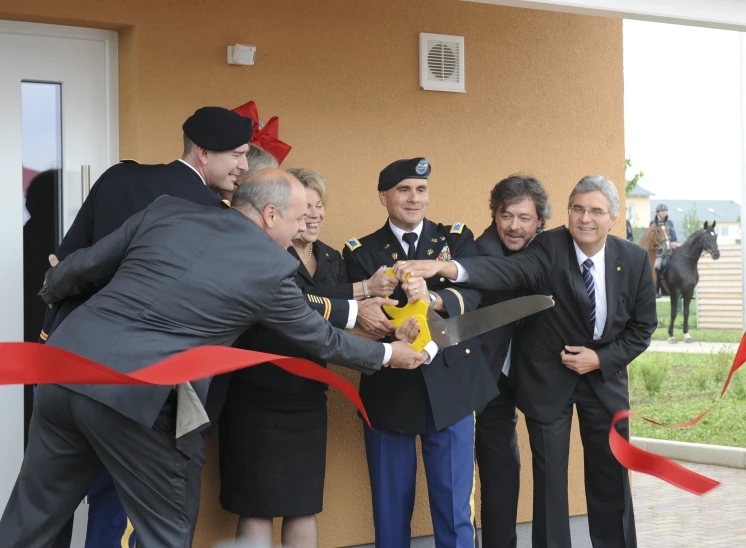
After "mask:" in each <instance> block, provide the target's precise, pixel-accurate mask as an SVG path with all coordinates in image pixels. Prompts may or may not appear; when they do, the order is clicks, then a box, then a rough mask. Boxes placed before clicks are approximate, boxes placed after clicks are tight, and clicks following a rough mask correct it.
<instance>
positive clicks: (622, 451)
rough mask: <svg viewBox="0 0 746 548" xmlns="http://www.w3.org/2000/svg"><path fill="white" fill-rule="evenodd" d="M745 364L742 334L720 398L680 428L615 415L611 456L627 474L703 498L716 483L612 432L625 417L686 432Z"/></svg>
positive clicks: (628, 413) (745, 338)
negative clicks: (641, 475) (639, 474)
mask: <svg viewBox="0 0 746 548" xmlns="http://www.w3.org/2000/svg"><path fill="white" fill-rule="evenodd" d="M745 362H746V333H744V335H743V337H742V338H741V344H740V345H739V347H738V351H737V352H736V357H735V358H734V359H733V365H732V366H731V368H730V373H729V374H728V378H727V379H726V380H725V385H724V386H723V390H722V391H721V392H720V396H718V399H717V400H716V401H715V403H713V404H712V406H710V407H709V408H708V409H706V410H705V411H703V412H702V413H700V414H699V415H697V416H696V417H694V418H693V419H691V420H688V421H686V422H683V423H681V424H662V423H660V422H657V421H654V420H652V419H648V418H647V417H643V416H640V415H638V414H636V413H633V412H631V411H618V412H617V413H616V414H615V415H614V418H613V419H612V420H611V430H610V431H609V445H610V446H611V452H612V453H614V456H615V457H616V459H617V460H618V461H619V463H620V464H621V465H622V466H624V467H625V468H627V469H628V470H634V471H635V472H642V473H644V474H649V475H651V476H655V477H657V478H660V479H662V480H663V481H665V482H668V483H670V484H671V485H674V486H676V487H678V488H680V489H684V490H685V491H689V492H690V493H693V494H695V495H704V494H705V493H707V492H708V491H710V490H712V489H714V488H715V487H717V486H718V485H720V482H718V481H715V480H713V479H710V478H708V477H706V476H703V475H701V474H697V473H696V472H693V471H692V470H689V469H687V468H684V467H683V466H680V465H679V464H676V463H675V462H673V461H672V460H669V459H667V458H664V457H661V456H659V455H654V454H652V453H648V452H647V451H643V450H642V449H639V448H637V447H635V446H633V445H632V444H631V443H629V442H628V441H627V440H626V439H625V438H624V437H623V436H622V435H621V434H620V433H619V432H618V431H617V429H616V424H617V423H618V422H619V421H621V420H624V419H626V418H627V417H640V418H641V419H642V420H645V421H647V422H649V423H651V424H655V425H656V426H664V427H666V428H687V427H689V426H692V425H694V424H697V423H698V422H699V421H701V420H702V419H703V418H705V416H707V414H708V413H709V412H710V411H711V410H712V408H713V407H714V406H715V405H716V404H717V403H718V402H719V401H720V399H721V398H722V397H723V394H725V391H726V390H727V389H728V385H729V384H730V381H731V379H732V378H733V374H734V373H735V372H736V371H738V370H739V369H740V368H741V366H742V365H743V364H744V363H745Z"/></svg>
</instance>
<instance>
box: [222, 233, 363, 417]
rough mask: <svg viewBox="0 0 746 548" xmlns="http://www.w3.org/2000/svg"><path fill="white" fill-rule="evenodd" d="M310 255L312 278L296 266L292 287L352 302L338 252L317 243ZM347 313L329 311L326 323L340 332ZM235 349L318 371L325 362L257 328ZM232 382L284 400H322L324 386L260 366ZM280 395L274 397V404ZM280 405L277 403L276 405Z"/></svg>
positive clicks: (269, 366) (349, 284)
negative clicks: (289, 359) (300, 361)
mask: <svg viewBox="0 0 746 548" xmlns="http://www.w3.org/2000/svg"><path fill="white" fill-rule="evenodd" d="M288 251H289V253H290V254H291V255H292V256H293V257H294V258H296V259H298V260H299V258H298V255H297V254H296V252H295V248H293V247H291V248H290V249H289V250H288ZM313 254H314V256H315V257H316V262H317V267H316V272H314V275H313V276H311V274H310V272H308V270H307V269H306V267H305V266H303V264H302V263H301V264H300V267H299V268H298V270H297V272H296V273H295V283H296V284H298V287H299V288H300V289H301V291H303V293H310V294H313V295H317V296H319V297H332V296H333V297H337V298H340V299H352V284H351V283H347V269H346V268H345V264H344V261H342V256H341V255H340V253H339V251H337V250H336V249H333V248H331V247H329V246H328V245H326V244H325V243H324V242H322V241H320V240H318V241H316V243H315V244H314V245H313ZM348 310H349V309H344V310H339V311H338V310H336V308H335V307H333V306H332V307H331V310H330V311H329V314H328V320H329V322H330V323H331V324H332V325H333V326H334V327H336V328H339V329H344V328H345V327H346V325H347V321H348ZM233 346H235V347H237V348H245V349H247V350H256V351H258V352H268V353H270V354H282V355H284V356H293V357H298V358H305V359H308V360H312V361H314V362H316V363H317V364H319V365H321V366H322V367H326V361H325V360H321V359H319V358H318V357H317V356H315V355H313V354H311V353H310V352H308V350H307V349H306V348H301V347H298V346H294V345H293V344H292V343H291V342H290V341H289V340H288V339H287V337H285V336H283V334H282V333H280V332H276V331H272V330H270V329H268V328H266V327H264V326H261V325H257V326H255V327H252V328H251V329H249V330H248V331H246V332H245V333H244V334H242V335H241V336H240V337H239V338H238V340H236V342H235V344H234V345H233ZM233 378H234V379H239V380H240V381H246V382H250V383H252V384H254V385H257V386H259V387H262V388H264V389H267V390H271V391H273V392H276V393H281V394H285V395H287V397H285V398H282V399H283V400H287V399H290V398H292V399H294V400H295V399H306V398H308V399H319V398H321V399H323V397H324V396H323V394H324V391H325V390H326V387H327V385H326V384H323V383H320V382H318V381H312V380H310V379H304V378H303V377H298V376H297V375H293V374H291V373H288V372H287V371H284V370H282V369H280V368H279V367H277V366H275V365H272V364H261V365H257V366H255V367H250V368H248V369H244V370H242V371H237V372H236V373H234V374H233ZM280 398H281V395H280V394H278V400H279V399H280ZM277 403H281V402H279V401H278V402H277Z"/></svg>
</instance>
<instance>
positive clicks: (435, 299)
mask: <svg viewBox="0 0 746 548" xmlns="http://www.w3.org/2000/svg"><path fill="white" fill-rule="evenodd" d="M429 293H430V306H435V303H437V302H438V296H437V295H436V294H435V291H430V292H429Z"/></svg>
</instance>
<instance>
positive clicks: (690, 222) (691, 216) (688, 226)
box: [682, 202, 702, 238]
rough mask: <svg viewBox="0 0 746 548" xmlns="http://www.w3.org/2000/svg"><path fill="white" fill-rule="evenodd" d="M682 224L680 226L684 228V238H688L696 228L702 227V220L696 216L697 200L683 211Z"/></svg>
mask: <svg viewBox="0 0 746 548" xmlns="http://www.w3.org/2000/svg"><path fill="white" fill-rule="evenodd" d="M682 224H683V225H684V226H683V227H682V228H683V229H684V234H683V235H684V238H688V237H689V236H691V235H692V234H694V233H695V232H696V231H697V230H699V229H700V228H702V221H701V220H700V219H699V217H698V216H697V202H694V203H693V204H692V208H691V209H690V210H689V211H687V212H686V213H684V220H683V222H682Z"/></svg>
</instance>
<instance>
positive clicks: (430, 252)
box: [427, 249, 435, 256]
mask: <svg viewBox="0 0 746 548" xmlns="http://www.w3.org/2000/svg"><path fill="white" fill-rule="evenodd" d="M433 253H435V251H433V250H432V249H428V250H427V254H428V256H430V255H432V254H433Z"/></svg>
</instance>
